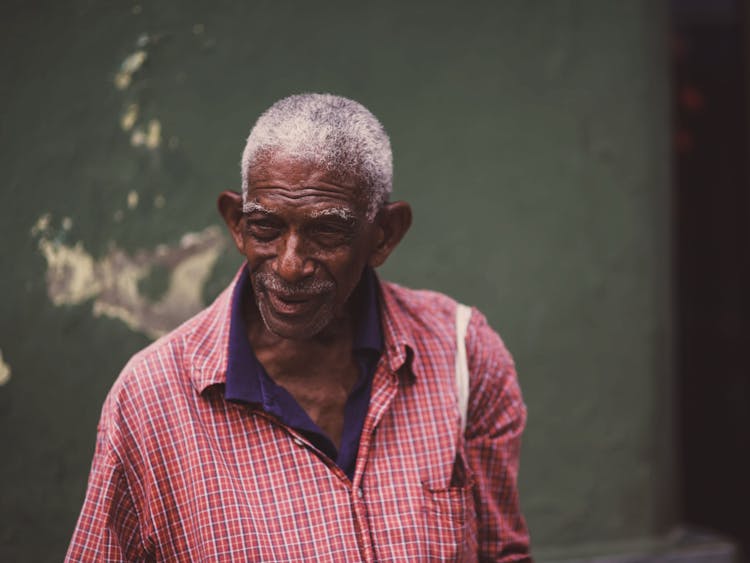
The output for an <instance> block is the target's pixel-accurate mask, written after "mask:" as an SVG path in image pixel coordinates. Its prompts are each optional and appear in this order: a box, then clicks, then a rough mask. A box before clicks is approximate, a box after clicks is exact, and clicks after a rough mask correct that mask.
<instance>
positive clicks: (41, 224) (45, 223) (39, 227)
mask: <svg viewBox="0 0 750 563" xmlns="http://www.w3.org/2000/svg"><path fill="white" fill-rule="evenodd" d="M51 219H52V216H51V215H50V214H49V213H44V214H42V215H40V216H39V219H37V220H36V223H34V226H33V227H31V236H33V237H35V236H38V235H40V234H42V233H44V232H46V231H47V229H49V225H50V221H51Z"/></svg>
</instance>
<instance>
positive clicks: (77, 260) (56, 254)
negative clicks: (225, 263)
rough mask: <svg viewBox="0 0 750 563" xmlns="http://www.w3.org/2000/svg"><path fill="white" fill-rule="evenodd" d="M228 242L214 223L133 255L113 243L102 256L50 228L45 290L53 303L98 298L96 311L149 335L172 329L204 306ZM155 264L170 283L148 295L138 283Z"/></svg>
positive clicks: (44, 244)
mask: <svg viewBox="0 0 750 563" xmlns="http://www.w3.org/2000/svg"><path fill="white" fill-rule="evenodd" d="M224 245H225V239H224V237H223V236H222V234H221V230H220V229H219V228H218V227H216V226H211V227H207V228H205V229H203V230H202V231H200V232H197V233H186V234H185V235H183V237H182V239H181V240H180V242H179V243H178V244H175V245H171V246H168V245H165V244H160V245H157V246H156V247H155V248H154V249H142V250H138V251H136V252H135V253H134V254H132V255H131V254H128V253H127V252H125V251H124V250H122V249H120V248H118V247H117V246H116V245H115V244H112V246H111V247H110V249H109V251H108V252H107V254H106V255H105V256H103V257H102V258H100V259H99V260H95V259H94V257H93V256H92V255H91V254H89V253H88V252H87V251H86V249H85V247H84V245H83V242H81V241H78V242H76V243H75V244H73V245H67V244H63V243H62V242H60V241H59V240H56V239H55V238H53V237H50V233H49V232H45V233H43V234H42V235H41V236H40V238H39V241H38V247H39V251H40V252H41V254H42V256H44V259H45V261H46V262H47V272H46V282H47V294H48V296H49V299H50V301H52V303H53V304H54V305H55V306H64V305H78V304H80V303H83V302H84V301H87V300H89V299H94V302H93V309H92V310H93V315H94V316H95V317H99V316H105V317H110V318H115V319H119V320H121V321H123V322H124V323H125V324H127V325H128V326H129V327H130V328H131V329H132V330H134V331H136V332H140V333H142V334H145V335H146V336H149V337H150V338H158V337H159V336H161V335H163V334H165V333H167V332H169V331H170V330H172V329H173V328H174V327H175V326H177V325H178V324H180V323H181V322H183V321H184V320H186V319H188V318H189V317H191V316H192V315H194V314H195V313H197V312H198V311H200V310H201V309H202V308H203V307H204V303H203V300H202V298H201V295H202V292H203V287H204V285H205V284H206V281H207V280H208V277H209V275H210V274H211V271H212V269H213V266H214V264H215V263H216V260H217V259H218V257H219V255H220V253H221V251H222V249H223V248H224ZM156 269H166V271H167V272H168V284H167V289H166V291H165V292H164V293H163V294H162V295H161V297H160V298H159V299H150V298H149V297H147V296H145V295H144V294H143V293H142V291H141V290H140V288H139V284H140V282H141V281H142V280H145V279H147V278H148V276H149V275H150V274H151V273H152V271H154V270H156Z"/></svg>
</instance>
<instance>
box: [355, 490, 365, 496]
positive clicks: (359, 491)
mask: <svg viewBox="0 0 750 563" xmlns="http://www.w3.org/2000/svg"><path fill="white" fill-rule="evenodd" d="M357 496H358V497H359V498H362V497H363V496H365V493H363V492H362V489H361V488H359V489H357Z"/></svg>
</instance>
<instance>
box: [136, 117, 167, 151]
mask: <svg viewBox="0 0 750 563" xmlns="http://www.w3.org/2000/svg"><path fill="white" fill-rule="evenodd" d="M130 144H131V145H133V146H134V147H142V146H145V147H146V148H148V149H151V150H153V149H157V148H159V146H161V123H160V122H159V120H158V119H152V120H151V121H149V122H148V129H147V130H146V131H144V130H143V129H142V128H141V127H136V128H135V130H134V131H133V134H132V135H131V136H130Z"/></svg>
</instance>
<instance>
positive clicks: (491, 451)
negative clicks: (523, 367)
mask: <svg viewBox="0 0 750 563" xmlns="http://www.w3.org/2000/svg"><path fill="white" fill-rule="evenodd" d="M466 348H467V357H468V361H469V370H470V372H471V385H470V394H469V408H468V416H467V427H466V434H465V438H466V446H465V447H466V457H467V463H468V465H469V467H470V468H471V470H472V472H473V475H474V480H475V496H476V504H477V510H478V529H477V532H478V543H479V560H480V561H504V562H505V561H508V562H509V561H531V556H530V545H529V533H528V530H527V528H526V522H525V521H524V518H523V515H522V514H521V507H520V501H519V496H518V467H519V458H520V449H521V434H522V432H523V429H524V426H525V423H526V406H525V405H524V403H523V399H522V397H521V390H520V388H519V385H518V379H517V377H516V369H515V365H514V364H513V359H512V358H511V355H510V353H509V352H508V350H507V349H506V348H505V345H504V344H503V342H502V340H501V339H500V337H499V336H498V335H497V333H495V332H494V331H493V330H492V329H491V328H490V327H489V325H488V324H487V321H486V319H485V318H484V316H483V315H482V314H481V313H479V312H478V311H477V310H476V309H474V310H473V312H472V321H471V323H470V325H469V330H468V332H467V339H466Z"/></svg>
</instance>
